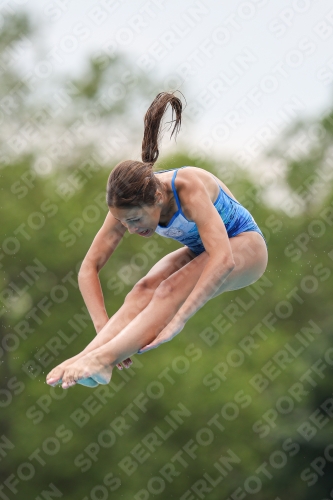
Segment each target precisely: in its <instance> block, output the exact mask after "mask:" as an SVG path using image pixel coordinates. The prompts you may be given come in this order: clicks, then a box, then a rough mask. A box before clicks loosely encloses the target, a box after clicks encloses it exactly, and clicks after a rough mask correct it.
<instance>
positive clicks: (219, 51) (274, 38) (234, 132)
mask: <svg viewBox="0 0 333 500" xmlns="http://www.w3.org/2000/svg"><path fill="white" fill-rule="evenodd" d="M21 9H22V10H26V11H28V12H30V13H31V14H32V18H33V20H34V22H35V23H36V25H37V26H38V27H39V29H40V35H39V38H38V40H39V41H40V44H41V45H40V47H41V49H42V50H43V51H44V52H47V51H48V50H51V49H52V50H54V51H55V54H56V56H55V59H54V65H55V67H56V69H57V70H59V71H64V72H68V73H70V74H71V75H75V73H76V72H80V71H82V70H83V68H84V67H83V64H84V61H85V60H86V58H87V56H88V55H91V54H93V53H95V52H96V51H100V50H106V49H108V50H110V51H112V50H116V51H118V50H121V51H122V52H125V53H127V54H128V55H129V56H130V57H131V58H132V60H133V61H134V64H136V65H137V66H138V67H139V68H140V69H141V70H142V71H145V72H146V73H147V74H148V75H152V77H154V76H157V77H158V78H159V79H160V80H161V81H162V84H163V86H164V87H163V88H161V91H163V90H172V89H174V88H178V89H180V90H181V91H182V92H183V93H184V94H185V97H186V100H187V103H188V108H187V109H186V110H185V116H184V123H185V132H184V133H185V134H186V123H187V121H188V122H191V123H193V125H194V126H193V128H191V137H186V140H187V141H188V142H190V143H191V144H193V147H198V148H199V149H200V148H204V149H206V150H209V151H212V152H218V153H223V154H228V155H230V156H231V157H234V158H237V155H238V154H239V153H240V154H242V153H243V152H246V154H247V155H248V158H249V159H250V160H253V161H256V157H257V155H258V151H260V145H261V144H262V147H264V146H265V145H266V144H267V145H269V143H270V141H271V140H272V139H273V138H274V137H275V136H276V135H277V133H278V131H279V130H280V129H281V127H282V126H283V124H285V123H287V122H288V121H292V120H293V119H294V118H295V117H306V116H308V117H311V116H313V117H314V116H317V115H319V114H320V113H323V112H324V111H325V109H327V108H328V107H329V106H331V103H332V97H333V96H332V82H333V4H332V2H331V1H330V0H317V1H316V0H311V1H310V0H289V1H287V0H270V1H269V0H249V1H239V0H237V1H235V2H232V1H228V2H227V1H226V0H223V1H217V0H181V1H175V0H171V1H170V0H169V1H167V0H137V1H136V2H135V3H134V2H129V1H127V2H126V1H124V0H100V1H96V0H51V1H47V0H46V1H40V0H7V1H6V0H5V1H3V2H2V4H1V10H2V11H3V12H5V11H8V10H21ZM154 97H155V96H152V99H153V98H154ZM263 127H265V129H263ZM258 137H259V139H258Z"/></svg>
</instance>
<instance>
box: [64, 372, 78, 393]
mask: <svg viewBox="0 0 333 500" xmlns="http://www.w3.org/2000/svg"><path fill="white" fill-rule="evenodd" d="M75 375H76V374H75V371H74V370H67V371H65V373H64V375H63V377H62V388H63V389H67V388H68V387H70V386H72V385H74V384H76V380H77V378H76V376H75Z"/></svg>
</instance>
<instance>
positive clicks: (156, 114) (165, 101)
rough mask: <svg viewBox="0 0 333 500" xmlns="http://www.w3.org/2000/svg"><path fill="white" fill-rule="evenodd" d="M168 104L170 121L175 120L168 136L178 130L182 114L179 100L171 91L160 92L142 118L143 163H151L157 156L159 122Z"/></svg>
mask: <svg viewBox="0 0 333 500" xmlns="http://www.w3.org/2000/svg"><path fill="white" fill-rule="evenodd" d="M169 104H170V105H171V107H172V121H173V122H174V121H175V125H174V127H173V131H172V133H171V136H170V138H171V137H172V136H173V134H174V132H176V135H177V134H178V132H179V130H180V127H181V115H182V102H181V100H180V99H178V97H175V96H174V95H173V93H168V92H160V93H159V94H158V95H157V96H156V97H155V99H154V100H153V102H152V103H151V105H150V106H149V108H148V110H147V113H146V114H145V118H144V125H145V129H144V134H143V141H142V161H143V162H144V163H151V164H152V165H153V164H154V163H155V162H156V160H157V158H158V156H159V149H158V142H159V139H160V124H161V120H162V117H163V115H164V113H165V110H166V108H167V106H168V105H169ZM174 112H175V114H176V119H175V120H173V113H174ZM175 137H176V136H175Z"/></svg>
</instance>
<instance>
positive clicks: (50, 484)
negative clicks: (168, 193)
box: [0, 17, 333, 500]
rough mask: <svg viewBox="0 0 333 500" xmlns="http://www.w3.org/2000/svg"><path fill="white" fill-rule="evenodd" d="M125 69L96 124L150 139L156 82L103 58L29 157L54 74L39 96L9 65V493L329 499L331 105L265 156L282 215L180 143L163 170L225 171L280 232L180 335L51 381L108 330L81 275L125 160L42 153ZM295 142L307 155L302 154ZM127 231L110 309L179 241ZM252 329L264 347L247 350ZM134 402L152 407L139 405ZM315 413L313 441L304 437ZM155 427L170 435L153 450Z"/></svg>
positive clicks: (108, 286)
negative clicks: (68, 381) (87, 380)
mask: <svg viewBox="0 0 333 500" xmlns="http://www.w3.org/2000/svg"><path fill="white" fill-rule="evenodd" d="M31 29H32V28H31V27H29V22H28V20H27V19H26V18H25V17H22V18H11V19H8V22H7V23H6V24H5V27H4V28H3V31H2V33H1V38H0V49H1V50H2V51H4V50H5V49H6V47H8V45H9V44H15V43H18V40H19V34H22V33H30V32H31ZM124 68H128V71H129V74H130V75H131V81H133V82H134V83H133V85H132V86H131V87H128V88H127V89H126V96H125V97H124V98H122V99H119V100H118V101H114V102H113V103H111V104H110V106H109V107H108V109H105V108H104V110H103V112H101V111H100V113H99V116H100V122H99V123H98V127H99V130H104V133H106V131H110V134H111V136H112V134H115V136H116V135H117V131H116V128H115V127H116V125H115V124H117V123H118V124H121V123H123V124H126V127H127V125H128V127H127V129H126V130H127V134H128V135H127V137H126V141H127V142H128V143H130V141H131V140H132V137H135V138H136V139H135V140H136V142H137V143H139V142H138V137H139V136H140V133H141V132H142V131H140V130H137V127H136V126H135V124H131V123H130V120H129V117H130V116H131V107H133V106H134V105H135V103H140V105H141V106H142V109H145V107H146V104H149V102H150V101H151V98H152V96H154V95H155V94H156V93H157V92H159V91H160V90H161V89H160V88H159V85H158V82H151V81H150V80H148V79H147V78H146V77H145V75H142V74H135V71H134V69H133V68H131V66H130V62H129V61H127V60H126V59H125V58H124V57H123V56H119V57H117V58H114V59H109V60H107V59H104V60H103V62H101V61H94V60H91V62H90V67H89V70H88V71H87V73H86V74H85V75H82V76H81V77H77V78H76V80H75V81H74V80H73V81H72V82H71V83H72V85H74V88H75V89H76V91H75V92H74V93H72V95H71V98H70V100H69V101H68V105H67V106H66V107H65V108H64V111H63V113H61V114H60V115H59V116H58V117H57V119H56V120H54V121H52V124H51V123H46V125H45V126H43V125H41V127H40V129H39V137H41V138H40V142H39V143H36V141H35V142H34V140H33V139H32V141H31V148H30V149H29V148H27V147H26V146H29V140H28V139H27V140H26V142H27V144H25V147H22V148H21V146H20V142H19V141H18V140H17V141H16V142H15V141H13V137H14V136H15V135H16V134H17V135H19V133H20V132H22V129H23V127H24V125H25V124H26V123H27V122H28V121H29V119H30V117H32V116H34V113H36V112H37V111H40V110H44V111H45V110H46V115H47V109H48V105H49V104H48V103H49V101H48V99H49V96H48V95H47V93H46V94H45V99H44V101H43V98H40V99H37V97H36V96H37V94H38V92H39V91H40V95H43V89H42V83H41V84H40V87H37V88H36V89H35V90H34V91H33V90H31V91H29V89H27V88H26V87H25V86H24V83H22V80H21V77H20V74H19V73H15V72H14V71H13V70H9V69H7V70H6V71H5V72H4V74H3V79H2V85H1V89H0V92H1V99H2V100H3V99H5V97H6V96H8V94H10V92H11V91H12V89H13V88H14V87H15V86H19V87H20V88H23V87H24V88H25V91H26V93H25V94H23V93H15V94H14V96H13V99H14V101H13V102H14V105H13V106H14V107H13V110H12V112H8V108H3V111H2V132H1V134H0V140H1V150H2V151H1V170H0V193H1V226H0V231H1V242H2V247H1V248H2V253H1V260H0V264H1V269H0V280H1V284H2V292H1V302H2V304H1V305H2V309H1V318H0V328H1V342H2V345H1V347H2V350H1V351H0V352H1V364H0V369H1V382H0V383H1V397H0V408H1V426H2V429H1V436H2V437H1V445H2V447H1V448H0V451H1V452H0V458H1V462H0V467H1V484H2V489H1V495H2V496H1V498H10V499H12V498H29V499H33V498H36V499H37V498H38V499H39V498H46V499H47V498H57V497H60V496H62V497H64V498H70V499H71V500H83V499H87V498H88V499H90V498H91V499H93V500H95V499H106V498H126V499H127V498H134V499H136V500H137V499H140V500H142V499H146V498H148V497H149V498H161V499H162V498H163V499H167V498H183V499H184V500H185V499H192V498H195V499H197V498H209V499H210V500H221V499H224V498H225V499H227V498H234V497H232V496H231V495H232V494H233V493H234V495H235V497H236V493H235V492H236V491H237V492H238V493H237V495H238V496H237V498H238V497H239V498H248V497H249V498H251V497H252V498H256V500H264V499H268V498H269V499H276V498H280V500H284V499H286V500H287V499H290V498H297V499H299V500H310V499H311V500H313V499H314V498H315V499H319V500H321V499H322V500H323V499H324V498H333V493H332V491H333V490H332V487H333V486H332V479H331V478H332V466H331V463H332V461H333V458H332V457H333V453H332V429H333V427H332V423H331V417H332V399H330V398H332V384H331V376H332V373H333V371H332V363H333V356H332V268H333V242H332V226H333V216H332V213H333V187H332V177H333V175H332V173H333V172H332V170H333V169H332V166H333V159H332V146H333V114H332V112H331V111H327V113H326V114H325V116H324V117H322V118H320V119H319V120H313V121H311V122H310V121H302V122H299V123H297V124H295V126H294V127H292V129H290V130H288V131H286V133H285V135H283V136H281V137H280V139H279V141H278V142H277V143H276V144H274V145H273V146H272V149H271V150H270V151H268V152H267V158H266V160H267V162H266V163H267V165H268V167H267V168H268V169H269V168H270V167H269V165H270V161H272V162H273V161H274V160H276V159H278V160H280V161H281V165H283V168H282V167H281V170H280V171H279V172H278V173H277V175H276V180H275V181H274V185H272V186H270V188H269V189H272V190H275V189H277V188H279V189H281V188H282V189H284V191H285V193H286V196H285V198H284V202H283V203H281V206H279V207H275V208H274V207H273V206H272V204H269V203H267V191H264V190H263V188H261V187H260V183H259V182H258V179H257V180H256V179H253V178H252V177H251V176H250V175H249V174H248V173H246V171H245V170H244V169H242V168H241V167H240V166H237V165H235V164H231V163H230V162H228V161H227V160H225V159H220V160H219V161H218V162H217V161H216V159H214V158H206V159H204V160H203V159H198V158H193V157H191V155H190V154H189V152H187V151H186V150H183V149H182V148H180V149H178V153H177V154H174V155H172V156H171V155H169V156H167V155H163V154H162V155H161V156H162V157H163V160H162V161H161V162H159V164H158V165H157V168H176V167H180V166H182V165H191V164H192V165H196V166H198V167H201V168H204V169H206V170H208V171H210V172H213V173H215V174H216V175H218V176H220V178H221V179H222V180H223V181H224V182H226V183H227V185H228V187H229V188H230V189H231V191H232V192H233V193H234V194H235V196H236V197H237V199H238V200H239V201H240V202H241V203H243V204H244V206H246V207H247V208H248V209H249V210H250V211H251V213H252V215H253V216H254V218H255V220H256V221H257V223H258V224H259V227H260V228H261V229H262V231H263V232H264V234H265V237H266V239H267V241H268V248H269V263H268V267H267V270H266V272H265V275H264V276H263V278H261V279H260V280H259V281H258V282H257V283H255V284H254V285H252V286H251V287H247V288H246V289H241V290H238V291H235V292H229V293H226V294H223V295H221V296H219V297H217V298H215V299H213V300H211V301H210V302H209V303H207V304H206V305H205V306H204V307H203V308H202V309H201V310H200V311H199V312H197V314H196V315H195V316H194V317H192V318H191V319H190V320H189V321H188V323H187V324H186V326H185V328H184V330H183V331H182V332H181V334H180V335H179V336H177V337H176V338H175V339H174V340H173V341H172V342H170V343H167V344H165V345H163V346H162V347H160V348H159V349H157V350H153V351H151V352H148V353H147V354H145V355H143V356H133V361H134V364H133V366H132V368H130V369H129V370H124V371H123V372H120V371H118V370H115V371H114V373H113V378H112V381H111V383H110V385H109V386H108V387H107V388H102V389H101V390H100V389H91V390H90V389H87V388H84V387H81V386H77V387H74V388H72V389H70V390H68V391H63V390H62V389H61V388H55V389H52V388H50V387H49V386H47V385H46V383H45V375H46V374H47V373H48V371H49V370H50V369H51V368H52V367H53V366H55V365H56V364H58V363H59V362H61V361H62V360H64V359H66V358H68V357H70V356H72V355H74V354H76V353H77V352H79V351H80V350H82V349H83V348H84V347H85V345H86V344H87V343H88V342H89V341H90V339H92V338H93V336H94V334H95V331H94V327H93V325H92V322H91V320H90V318H89V315H88V314H87V311H86V309H85V306H84V302H83V299H82V296H81V294H80V291H79V289H78V286H77V272H78V269H79V267H80V263H81V261H82V259H83V258H84V256H85V254H86V252H87V250H88V248H89V246H90V244H91V242H92V240H93V238H94V236H95V234H96V233H97V231H98V229H99V228H100V227H101V225H102V223H103V221H104V218H105V216H106V214H107V207H106V205H105V204H104V205H105V206H104V205H103V199H104V198H103V197H104V193H105V186H106V180H107V177H108V175H109V172H110V170H111V169H112V168H113V166H114V165H115V164H116V163H117V161H119V160H120V159H124V158H123V157H122V154H121V148H120V149H119V148H118V149H117V148H115V149H114V150H112V148H111V150H109V153H110V154H109V156H108V158H107V159H105V157H104V159H103V161H101V160H100V161H99V160H98V158H100V157H98V156H96V155H98V154H99V146H100V144H99V143H98V140H96V141H95V140H94V139H93V138H92V139H91V141H90V142H89V141H88V142H87V140H85V139H82V137H81V139H79V138H77V140H76V141H74V142H73V143H72V144H71V145H70V147H69V149H68V150H67V151H66V154H65V153H64V155H63V158H61V154H60V153H59V152H58V153H57V154H58V157H57V159H52V162H51V163H50V162H46V163H45V165H46V166H47V167H50V165H51V168H46V170H45V171H43V170H42V169H41V168H39V172H38V173H36V167H38V165H39V166H40V165H42V164H43V158H45V157H48V158H49V157H50V155H49V156H48V153H50V151H51V149H50V144H51V143H52V141H54V142H55V143H57V139H58V138H59V137H61V134H63V133H64V132H65V131H66V130H69V129H71V126H72V125H73V124H74V123H76V120H79V119H81V118H82V113H84V112H87V111H88V110H94V109H96V106H97V105H98V102H100V101H99V99H100V96H101V95H102V94H103V92H105V91H106V90H107V89H108V88H109V87H110V86H111V85H112V84H114V83H115V82H117V81H118V80H119V78H120V75H121V74H123V71H124ZM65 83H66V85H67V86H68V85H69V84H68V80H67V82H65ZM65 83H64V82H63V84H64V85H65ZM59 85H60V86H61V85H62V82H61V81H59ZM68 88H69V87H68ZM1 102H3V101H1ZM315 131H317V133H315ZM88 133H89V127H88ZM20 137H21V138H22V136H20ZM92 137H93V135H92ZM50 138H51V139H50ZM111 138H112V137H111ZM299 138H305V144H306V147H304V146H302V147H301V146H300V147H299V148H298V149H296V152H295V148H293V149H292V148H291V147H292V146H294V145H295V144H298V141H299ZM50 140H51V142H50ZM48 141H49V142H48ZM300 144H303V145H304V141H303V142H300ZM110 151H111V152H110ZM87 160H89V161H90V162H91V163H90V165H93V168H94V171H93V173H92V174H91V175H90V176H89V178H88V177H87V174H85V173H84V172H87V170H84V167H83V166H84V165H86V163H85V162H87ZM81 168H82V169H81ZM37 171H38V168H37ZM73 175H74V177H72V176H73ZM73 179H76V180H73ZM88 207H90V208H89V209H88ZM128 236H129V235H128V234H126V237H125V238H124V239H123V240H122V242H121V244H120V245H119V247H118V248H117V249H116V251H115V253H114V254H113V256H112V258H111V259H110V261H109V262H108V263H107V264H106V266H105V267H104V268H103V269H102V271H101V272H100V275H99V276H100V280H101V285H102V288H103V292H104V297H105V304H106V308H107V311H108V314H109V316H111V315H112V314H114V313H115V312H116V311H117V310H118V309H119V307H120V306H121V305H122V303H123V300H124V298H125V296H126V294H127V293H128V292H129V291H130V290H131V288H132V286H133V284H134V283H136V281H138V279H140V278H141V277H142V276H144V275H145V274H146V273H147V272H148V270H149V269H150V268H151V267H152V265H154V264H155V262H157V261H158V260H159V259H160V258H161V257H162V256H163V255H165V254H167V253H168V252H170V251H172V250H175V249H176V248H178V247H179V245H178V244H177V243H176V242H174V241H171V240H166V239H163V238H160V237H159V236H158V235H155V236H154V237H153V238H152V240H151V241H153V242H155V243H156V248H157V250H156V252H155V253H152V252H151V251H150V250H149V248H148V247H147V241H146V240H143V239H142V238H139V237H136V236H131V237H128ZM138 256H139V257H138ZM33 266H35V268H34V267H33ZM36 268H39V270H38V271H36ZM34 269H35V271H36V272H34ZM47 304H48V305H50V307H49V308H48V307H46V308H45V307H43V306H45V305H47ZM290 308H291V309H290ZM246 309H248V310H246ZM288 311H289V312H288ZM223 321H225V323H224V325H229V327H228V329H226V331H225V332H224V333H222V327H221V325H222V324H223ZM265 321H266V325H265ZM267 324H270V325H272V326H271V327H268V326H267ZM27 325H28V331H27V329H26V328H25V327H26V326H27ZM218 325H220V331H219V327H218ZM24 331H27V333H26V334H24V333H23V332H24ZM253 331H256V332H257V333H253ZM207 332H211V335H210V336H209V335H208V333H207ZM251 332H252V333H253V334H252V337H253V339H254V341H255V347H254V348H253V349H252V350H251V351H246V345H248V344H245V343H244V342H245V341H244V339H246V338H248V336H251ZM258 332H260V333H258ZM300 336H301V337H300ZM299 338H302V339H303V349H302V347H301V346H302V344H301V343H300V342H299ZM306 339H307V342H306ZM242 342H243V343H242ZM306 343H307V344H308V345H306ZM56 345H58V347H59V349H58V353H57V354H55V351H54V346H56ZM286 345H288V346H289V348H288V347H286ZM50 346H51V347H50ZM244 346H245V347H244ZM282 351H284V353H285V354H288V353H289V357H288V361H287V362H286V364H285V365H281V364H279V362H278V361H277V360H281V359H282V358H279V355H280V356H281V352H282ZM247 352H248V353H247ZM292 353H294V354H292ZM295 353H297V355H296V354H295ZM274 356H275V358H274ZM282 356H283V354H282ZM325 356H326V357H325ZM225 367H227V368H228V371H227V373H226V378H224V377H223V373H222V372H223V368H225ZM323 367H324V368H323ZM262 369H263V370H266V373H264V372H263V371H262ZM321 369H322V371H321ZM258 373H261V375H262V376H264V377H266V379H267V380H268V377H269V376H270V377H271V378H272V380H270V381H269V383H268V385H267V387H266V388H263V386H262V389H260V387H261V386H259V385H256V384H255V383H254V382H253V380H254V379H253V377H255V376H256V375H257V374H258ZM268 373H269V374H270V375H267V374H268ZM251 380H252V383H251ZM295 384H296V386H295ZM297 384H298V385H297ZM300 384H303V385H302V386H301V385H300ZM291 387H293V388H294V392H290V388H291ZM295 387H296V388H298V390H299V392H297V391H296V390H295ZM295 394H298V395H299V396H298V397H297V396H295ZM135 401H136V402H137V403H138V405H139V406H140V401H141V402H142V401H145V404H144V406H142V409H140V407H139V406H138V405H137V404H136V403H135ZM321 405H322V406H321ZM325 408H326V410H325ZM177 409H178V414H177V413H176V412H175V410H177ZM267 412H268V413H267ZM264 415H266V417H265V416H264ZM268 417H271V420H269V419H268ZM265 418H266V419H265ZM259 421H260V422H259ZM258 422H259V423H258ZM305 422H308V426H309V427H308V428H310V427H311V429H312V434H313V435H311V433H310V434H306V432H305V431H304V432H303V433H302V432H301V431H300V429H301V427H300V426H301V425H302V424H304V423H305ZM263 426H265V427H263ZM156 427H158V429H159V430H158V431H156ZM207 429H208V430H207ZM151 433H155V438H156V435H158V436H159V438H160V439H159V440H158V441H155V447H154V448H153V447H152V445H149V443H150V441H149V436H150V438H152V435H151ZM156 433H157V434H156ZM168 434H169V436H168V437H167V435H168ZM147 436H148V437H147ZM162 436H163V437H162ZM191 440H192V441H191ZM147 443H148V444H147ZM195 445H197V448H196V449H195V451H192V452H191V451H190V450H191V449H192V450H194V447H195ZM186 450H187V451H186ZM177 454H178V455H177ZM177 456H178V458H175V457H177ZM129 457H130V458H129ZM179 457H181V458H179ZM221 457H229V458H232V457H234V458H233V460H231V461H230V462H228V461H226V460H224V462H223V459H222V462H221V460H220V459H221ZM235 457H237V458H235ZM219 460H220V461H219ZM141 462H142V463H141ZM311 463H312V465H311ZM27 464H28V465H27ZM167 464H169V465H167ZM170 464H171V465H170ZM172 464H173V465H174V469H172ZM216 464H217V465H216ZM218 467H219V468H218ZM221 467H222V468H221ZM310 469H311V470H310ZM304 471H305V472H304ZM253 477H254V479H253ZM251 478H252V479H251ZM256 478H257V479H256ZM258 478H259V479H258ZM214 482H215V484H214V485H213V483H214ZM142 490H146V491H142ZM187 490H189V492H188V493H187ZM47 492H48V493H47ZM4 495H7V496H4ZM242 495H243V496H242Z"/></svg>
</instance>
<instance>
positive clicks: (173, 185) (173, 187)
mask: <svg viewBox="0 0 333 500" xmlns="http://www.w3.org/2000/svg"><path fill="white" fill-rule="evenodd" d="M186 166H187V165H186ZM181 168H185V166H184V167H180V168H177V169H175V172H174V174H173V176H172V180H171V187H172V191H173V194H174V196H175V199H176V203H177V207H178V210H179V212H180V213H181V214H182V215H183V216H184V217H185V215H184V214H183V211H182V207H181V206H180V201H179V198H178V194H177V191H176V186H175V179H176V175H177V172H178V170H180V169H181ZM185 218H186V217H185Z"/></svg>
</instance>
